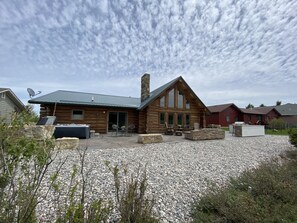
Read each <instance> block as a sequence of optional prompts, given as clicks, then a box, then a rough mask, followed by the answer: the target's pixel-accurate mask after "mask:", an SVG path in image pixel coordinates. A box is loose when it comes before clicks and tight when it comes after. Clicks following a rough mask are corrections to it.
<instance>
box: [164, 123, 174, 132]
mask: <svg viewBox="0 0 297 223" xmlns="http://www.w3.org/2000/svg"><path fill="white" fill-rule="evenodd" d="M165 126H166V131H165V135H173V133H174V129H173V127H172V126H168V124H167V122H165Z"/></svg>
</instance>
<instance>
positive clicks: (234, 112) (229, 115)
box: [206, 103, 242, 126]
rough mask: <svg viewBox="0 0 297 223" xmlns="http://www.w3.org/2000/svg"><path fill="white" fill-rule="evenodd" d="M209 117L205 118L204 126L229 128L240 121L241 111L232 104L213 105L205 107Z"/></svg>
mask: <svg viewBox="0 0 297 223" xmlns="http://www.w3.org/2000/svg"><path fill="white" fill-rule="evenodd" d="M207 108H208V109H209V111H210V112H211V115H210V116H208V117H206V124H207V125H210V124H216V125H221V126H229V125H230V124H232V123H234V122H237V121H242V120H241V117H242V114H241V110H240V109H239V108H238V107H237V106H236V105H235V104H233V103H229V104H222V105H213V106H208V107H207Z"/></svg>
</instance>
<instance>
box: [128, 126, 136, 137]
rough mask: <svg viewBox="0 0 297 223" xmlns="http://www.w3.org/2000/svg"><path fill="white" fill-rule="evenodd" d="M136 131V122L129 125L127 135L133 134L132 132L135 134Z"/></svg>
mask: <svg viewBox="0 0 297 223" xmlns="http://www.w3.org/2000/svg"><path fill="white" fill-rule="evenodd" d="M134 131H135V125H134V124H130V125H128V129H127V135H128V136H132V134H133V132H134Z"/></svg>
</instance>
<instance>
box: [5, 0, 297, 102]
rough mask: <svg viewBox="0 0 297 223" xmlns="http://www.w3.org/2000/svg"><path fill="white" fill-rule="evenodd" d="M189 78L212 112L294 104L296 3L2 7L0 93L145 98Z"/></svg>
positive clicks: (19, 1)
mask: <svg viewBox="0 0 297 223" xmlns="http://www.w3.org/2000/svg"><path fill="white" fill-rule="evenodd" d="M145 72H148V73H150V74H151V90H153V89H155V88H157V87H159V86H161V85H163V84H165V83H167V82H168V81H170V80H172V79H174V78H176V77H178V76H183V78H184V79H185V80H186V82H187V83H188V84H189V85H190V87H191V88H192V89H193V90H194V91H195V92H196V94H197V95H198V97H199V98H200V99H201V100H202V101H203V102H204V103H205V104H206V105H214V104H222V103H229V102H233V103H235V104H236V105H237V106H239V107H245V106H246V105H247V104H249V103H252V104H253V105H255V106H259V105H260V104H262V103H263V104H265V105H274V104H275V102H276V101H277V100H280V101H282V103H283V104H284V103H297V90H296V88H297V1H296V0H197V1H195V0H186V1H183V0H176V1H174V0H172V1H170V0H147V1H140V0H128V1H126V0H112V1H107V0H44V1H39V0H1V1H0V87H8V88H11V89H12V90H13V91H14V92H15V94H16V95H17V96H18V97H19V98H20V99H21V100H22V101H23V102H24V103H25V104H26V103H27V100H28V99H29V97H28V94H27V91H26V89H27V88H28V87H30V88H33V89H34V90H35V91H39V90H40V91H42V94H47V93H50V92H53V91H56V90H62V89H63V90H73V91H83V92H92V93H102V94H112V95H123V96H133V97H140V77H141V76H142V74H144V73H145Z"/></svg>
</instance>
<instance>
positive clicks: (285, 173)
mask: <svg viewBox="0 0 297 223" xmlns="http://www.w3.org/2000/svg"><path fill="white" fill-rule="evenodd" d="M296 167H297V162H296V160H290V161H285V163H284V164H283V165H282V164H280V162H279V161H272V162H269V163H264V164H262V165H260V167H259V168H258V169H254V170H250V171H246V172H244V173H243V174H242V175H241V176H240V177H239V178H231V179H230V182H229V184H228V185H227V186H226V187H224V188H214V187H212V188H210V189H209V191H208V193H207V194H206V195H205V196H203V197H201V198H200V199H199V198H198V199H197V201H195V202H194V204H193V206H192V212H191V215H192V218H193V222H255V223H256V222H296V221H297V177H296V176H297V168H296Z"/></svg>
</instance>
